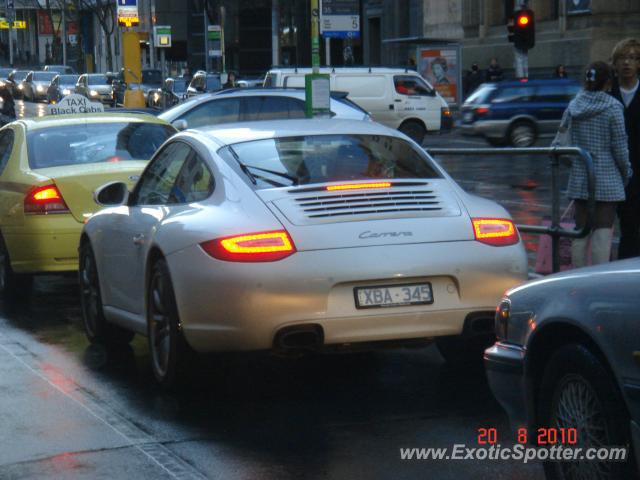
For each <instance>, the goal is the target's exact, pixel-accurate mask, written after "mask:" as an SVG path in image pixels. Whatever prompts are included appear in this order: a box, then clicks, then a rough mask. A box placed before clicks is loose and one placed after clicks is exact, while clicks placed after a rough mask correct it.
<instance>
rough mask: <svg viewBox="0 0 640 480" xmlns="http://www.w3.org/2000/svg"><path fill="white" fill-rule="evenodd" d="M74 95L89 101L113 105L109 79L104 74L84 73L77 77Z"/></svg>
mask: <svg viewBox="0 0 640 480" xmlns="http://www.w3.org/2000/svg"><path fill="white" fill-rule="evenodd" d="M75 93H79V94H80V95H84V96H85V97H87V98H88V99H89V100H93V101H99V102H102V103H104V104H107V105H113V99H114V93H113V86H112V85H111V81H110V79H109V78H108V77H107V75H105V74H104V73H85V74H83V75H80V77H78V82H77V83H76V87H75Z"/></svg>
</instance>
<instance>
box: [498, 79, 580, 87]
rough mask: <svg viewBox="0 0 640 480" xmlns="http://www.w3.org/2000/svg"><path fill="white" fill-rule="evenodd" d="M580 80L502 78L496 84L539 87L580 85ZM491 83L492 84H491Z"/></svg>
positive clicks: (500, 85)
mask: <svg viewBox="0 0 640 480" xmlns="http://www.w3.org/2000/svg"><path fill="white" fill-rule="evenodd" d="M579 84H580V82H578V81H577V80H574V79H572V78H537V79H529V80H526V81H523V80H502V81H501V82H497V83H495V84H494V85H496V86H497V87H527V86H529V87H537V86H540V85H579ZM489 85H490V84H489Z"/></svg>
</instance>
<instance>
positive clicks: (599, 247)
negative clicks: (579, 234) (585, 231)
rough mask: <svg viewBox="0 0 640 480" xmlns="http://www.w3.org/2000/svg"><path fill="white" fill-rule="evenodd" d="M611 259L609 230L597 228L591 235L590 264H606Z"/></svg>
mask: <svg viewBox="0 0 640 480" xmlns="http://www.w3.org/2000/svg"><path fill="white" fill-rule="evenodd" d="M610 259H611V229H610V228H597V229H596V230H594V231H593V233H592V234H591V264H592V265H598V264H599V263H606V262H608V261H609V260H610Z"/></svg>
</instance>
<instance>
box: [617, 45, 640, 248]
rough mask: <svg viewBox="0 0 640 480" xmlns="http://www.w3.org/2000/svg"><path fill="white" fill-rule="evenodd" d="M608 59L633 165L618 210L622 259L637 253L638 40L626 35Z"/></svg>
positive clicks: (639, 176)
mask: <svg viewBox="0 0 640 480" xmlns="http://www.w3.org/2000/svg"><path fill="white" fill-rule="evenodd" d="M611 59H612V61H613V66H614V69H615V73H616V78H615V79H614V82H613V87H612V89H611V94H612V95H613V96H614V97H615V98H617V99H618V100H619V101H620V102H621V103H622V105H623V107H624V120H625V128H626V131H627V137H628V139H629V144H628V147H629V160H630V162H631V167H632V168H633V176H632V177H631V181H630V182H629V185H628V186H627V191H626V194H627V195H626V199H625V201H624V203H622V204H621V205H620V207H619V209H618V216H619V218H620V245H619V247H618V258H620V259H622V258H630V257H637V256H639V255H640V88H638V86H639V85H640V80H639V77H640V39H637V38H627V39H625V40H622V41H621V42H619V43H618V44H617V45H616V46H615V47H614V48H613V52H612V54H611Z"/></svg>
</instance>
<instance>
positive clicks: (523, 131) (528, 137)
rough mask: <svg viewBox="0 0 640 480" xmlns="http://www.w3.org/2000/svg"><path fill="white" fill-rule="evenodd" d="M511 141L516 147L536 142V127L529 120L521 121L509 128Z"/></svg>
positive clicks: (528, 145) (527, 145)
mask: <svg viewBox="0 0 640 480" xmlns="http://www.w3.org/2000/svg"><path fill="white" fill-rule="evenodd" d="M509 142H510V143H511V145H512V146H514V147H530V146H531V145H533V144H534V143H535V142H536V127H535V126H534V125H533V124H532V123H531V122H527V121H519V122H516V123H514V124H513V125H511V128H509Z"/></svg>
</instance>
